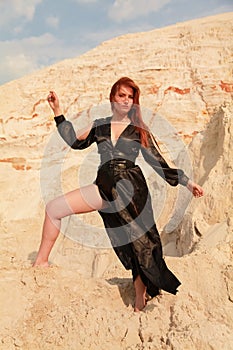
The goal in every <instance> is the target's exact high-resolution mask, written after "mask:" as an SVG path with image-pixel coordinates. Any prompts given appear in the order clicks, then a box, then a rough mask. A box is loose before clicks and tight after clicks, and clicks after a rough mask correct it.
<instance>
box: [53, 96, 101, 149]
mask: <svg viewBox="0 0 233 350" xmlns="http://www.w3.org/2000/svg"><path fill="white" fill-rule="evenodd" d="M47 100H48V103H49V105H50V108H51V109H52V111H53V113H54V119H55V122H56V125H57V128H58V132H59V134H60V135H61V137H62V138H63V140H64V141H65V142H66V143H67V144H68V145H69V146H70V147H71V148H73V149H84V148H86V147H89V146H90V145H91V144H92V143H93V142H94V141H95V137H94V134H95V132H94V125H93V123H92V124H90V125H89V126H88V127H86V128H84V129H81V130H80V131H79V132H78V133H77V134H76V132H75V131H74V128H73V125H72V123H71V122H70V121H68V120H66V119H65V117H64V115H63V114H62V111H61V108H60V103H59V99H58V96H57V94H56V93H55V91H50V92H49V95H48V97H47Z"/></svg>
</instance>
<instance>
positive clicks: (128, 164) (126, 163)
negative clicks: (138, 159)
mask: <svg viewBox="0 0 233 350" xmlns="http://www.w3.org/2000/svg"><path fill="white" fill-rule="evenodd" d="M100 166H101V167H102V168H105V167H107V168H108V169H111V170H117V171H120V170H126V169H130V168H133V167H135V163H134V162H132V161H131V160H128V159H111V160H109V161H108V162H106V163H104V164H101V165H100Z"/></svg>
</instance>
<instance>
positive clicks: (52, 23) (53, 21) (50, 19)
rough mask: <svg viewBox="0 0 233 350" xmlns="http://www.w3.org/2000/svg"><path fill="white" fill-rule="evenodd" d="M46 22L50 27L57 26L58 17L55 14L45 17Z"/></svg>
mask: <svg viewBox="0 0 233 350" xmlns="http://www.w3.org/2000/svg"><path fill="white" fill-rule="evenodd" d="M46 23H47V24H48V25H49V26H50V27H52V28H58V25H59V18H58V17H56V16H50V17H47V18H46Z"/></svg>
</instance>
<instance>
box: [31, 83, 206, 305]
mask: <svg viewBox="0 0 233 350" xmlns="http://www.w3.org/2000/svg"><path fill="white" fill-rule="evenodd" d="M139 95H140V90H139V88H138V86H137V85H136V84H135V83H134V81H133V80H131V79H130V78H127V77H123V78H121V79H119V80H118V81H117V82H116V83H115V84H114V85H113V86H112V89H111V92H110V102H111V108H112V116H111V117H107V118H101V119H96V120H95V121H94V122H93V123H92V125H90V126H89V127H88V129H87V130H86V131H85V132H83V133H82V134H81V135H79V136H77V135H76V134H75V131H74V128H73V126H72V124H71V122H69V121H67V120H65V117H64V116H63V115H62V112H61V109H60V105H59V100H58V97H57V95H56V94H55V92H53V91H51V92H50V93H49V95H48V103H49V105H50V107H51V109H52V110H53V112H54V116H55V121H56V125H57V128H58V131H59V133H60V135H61V137H62V138H63V139H64V140H65V142H66V143H68V145H69V146H70V147H71V148H73V149H84V148H86V147H89V146H90V145H91V144H92V143H93V142H96V143H97V146H98V152H99V154H100V160H101V162H100V166H99V168H98V172H97V178H96V181H95V183H93V184H90V185H88V186H85V187H82V188H80V189H76V190H74V191H72V192H69V193H67V194H65V195H63V196H60V197H58V198H56V199H54V200H52V201H51V202H49V203H48V204H47V206H46V214H45V221H44V226H43V233H42V240H41V245H40V248H39V251H38V255H37V258H36V261H35V263H34V266H48V257H49V254H50V251H51V249H52V247H53V245H54V243H55V241H56V239H57V236H58V234H59V231H60V225H61V219H62V218H63V217H65V216H68V215H72V214H78V213H87V212H91V211H93V210H97V211H98V212H99V214H100V215H101V217H102V219H103V222H104V225H105V228H106V231H107V233H108V236H109V238H110V241H111V244H112V246H113V249H114V250H115V252H116V254H117V256H118V257H119V259H120V260H121V262H122V264H123V265H124V266H125V268H126V269H131V270H132V275H133V282H134V287H135V294H136V298H135V306H134V310H135V311H140V310H142V309H143V308H144V306H145V304H146V293H148V294H149V295H150V296H152V297H153V296H155V295H157V294H159V290H160V289H163V290H166V291H167V292H169V293H172V294H176V292H177V287H178V286H179V285H180V282H179V280H178V279H177V278H176V277H175V276H174V274H173V273H172V272H171V271H170V270H169V269H168V267H167V266H166V263H165V261H164V259H163V255H162V247H161V241H160V237H159V234H158V231H157V228H156V225H155V222H154V218H153V212H152V205H151V198H150V194H149V192H148V187H147V184H146V181H145V178H144V176H143V173H142V171H141V169H140V168H139V166H138V165H135V160H136V158H137V156H138V154H139V151H141V153H142V155H143V157H144V159H145V160H146V162H148V163H149V164H150V165H151V166H152V168H153V169H154V170H155V171H156V172H157V173H158V174H159V175H160V176H162V177H164V179H165V180H166V181H167V182H168V183H169V184H170V185H172V186H176V185H178V184H181V185H183V186H186V187H187V188H188V189H189V190H190V191H191V192H192V193H193V195H194V196H195V197H200V196H202V195H203V189H202V188H201V187H200V186H199V185H197V184H195V183H193V182H192V181H191V180H190V179H189V178H188V177H187V176H186V175H185V174H184V172H183V171H182V170H181V169H172V168H170V167H169V166H168V164H167V163H166V161H165V160H164V159H163V157H162V156H161V155H160V153H159V152H158V150H157V148H156V146H155V141H154V139H153V136H152V135H151V134H150V132H149V130H148V128H147V127H146V125H145V124H144V122H143V120H142V116H141V111H140V105H139Z"/></svg>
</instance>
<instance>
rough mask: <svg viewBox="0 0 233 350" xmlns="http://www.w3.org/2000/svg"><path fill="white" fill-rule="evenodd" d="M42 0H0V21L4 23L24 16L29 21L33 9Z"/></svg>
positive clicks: (31, 17) (32, 14)
mask: <svg viewBox="0 0 233 350" xmlns="http://www.w3.org/2000/svg"><path fill="white" fill-rule="evenodd" d="M42 1H43V0H8V1H0V23H1V25H2V26H3V25H5V24H8V23H10V22H11V21H12V20H15V19H16V18H24V19H25V20H26V21H31V20H32V19H33V17H34V13H35V9H36V6H37V5H38V4H40V3H41V2H42Z"/></svg>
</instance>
